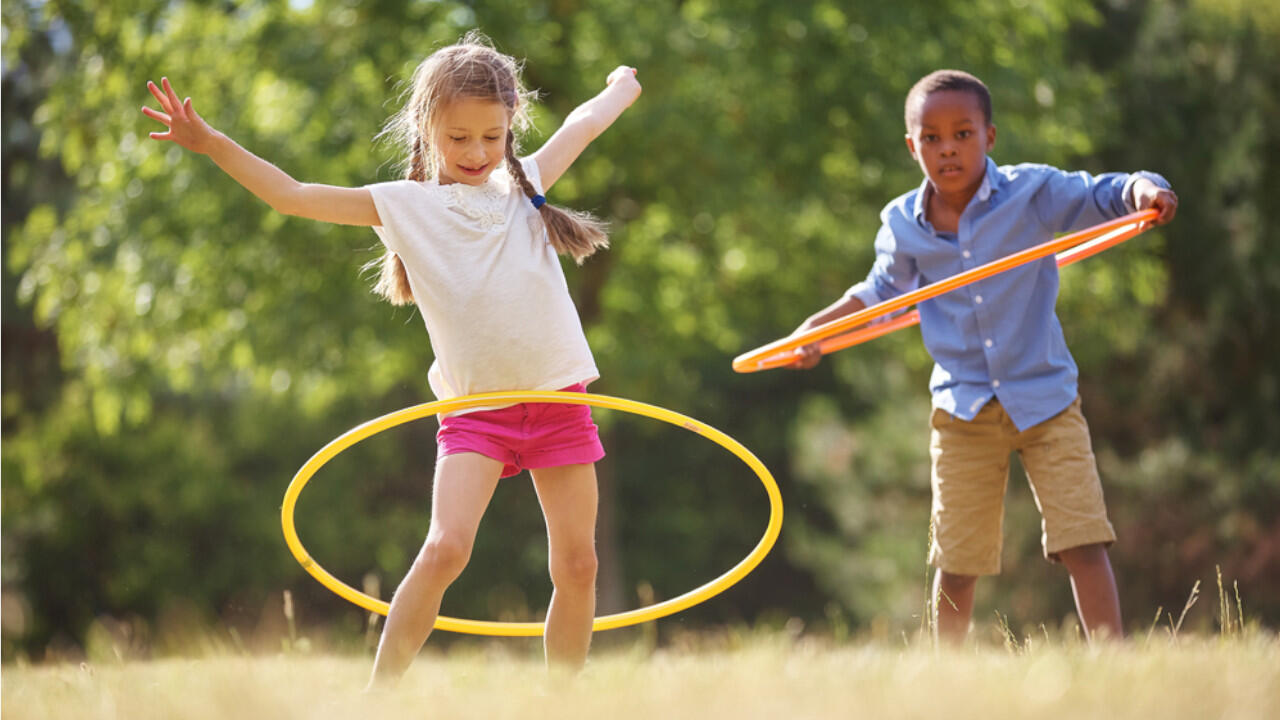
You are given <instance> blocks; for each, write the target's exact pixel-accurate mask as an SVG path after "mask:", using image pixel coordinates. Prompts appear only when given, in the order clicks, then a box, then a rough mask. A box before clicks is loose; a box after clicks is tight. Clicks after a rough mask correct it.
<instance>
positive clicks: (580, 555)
mask: <svg viewBox="0 0 1280 720" xmlns="http://www.w3.org/2000/svg"><path fill="white" fill-rule="evenodd" d="M598 567H599V561H598V560H597V559H596V551H595V548H593V547H585V548H579V549H574V550H570V551H566V552H560V553H553V554H552V557H551V582H552V584H553V585H555V586H556V587H564V586H568V587H587V586H595V583H596V570H597V568H598Z"/></svg>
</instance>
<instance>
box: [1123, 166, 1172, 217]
mask: <svg viewBox="0 0 1280 720" xmlns="http://www.w3.org/2000/svg"><path fill="white" fill-rule="evenodd" d="M1139 178H1146V179H1148V180H1150V181H1151V182H1153V183H1155V184H1156V185H1159V186H1160V187H1162V188H1164V189H1165V190H1168V189H1169V188H1171V187H1173V186H1172V185H1170V184H1169V181H1168V180H1165V179H1164V177H1163V176H1162V175H1159V174H1157V173H1153V172H1147V171H1146V170H1139V171H1138V172H1135V173H1130V174H1129V179H1128V180H1125V181H1124V188H1123V189H1122V190H1121V191H1120V197H1121V198H1123V199H1124V207H1125V210H1126V211H1128V212H1131V213H1133V212H1137V211H1138V203H1137V202H1136V201H1135V200H1134V199H1133V186H1134V185H1136V184H1137V183H1138V179H1139Z"/></svg>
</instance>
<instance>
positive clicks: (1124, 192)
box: [1034, 166, 1177, 232]
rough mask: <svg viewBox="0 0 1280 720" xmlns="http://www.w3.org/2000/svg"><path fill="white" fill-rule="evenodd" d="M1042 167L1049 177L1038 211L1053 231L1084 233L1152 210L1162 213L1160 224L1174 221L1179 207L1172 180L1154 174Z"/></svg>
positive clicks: (1036, 202)
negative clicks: (1132, 214)
mask: <svg viewBox="0 0 1280 720" xmlns="http://www.w3.org/2000/svg"><path fill="white" fill-rule="evenodd" d="M1039 167H1040V168H1041V171H1042V172H1044V173H1046V174H1047V176H1046V177H1045V178H1044V182H1043V184H1042V185H1041V186H1040V187H1039V189H1037V190H1036V193H1035V199H1034V208H1035V211H1036V214H1037V216H1038V217H1039V219H1040V222H1041V223H1042V224H1043V225H1044V226H1045V227H1046V228H1047V229H1048V230H1049V231H1051V232H1074V231H1076V230H1082V229H1084V228H1087V227H1092V226H1093V225H1097V224H1098V223H1102V222H1106V221H1107V220H1113V219H1115V218H1118V217H1120V216H1121V215H1124V214H1126V213H1131V212H1134V211H1137V210H1143V209H1146V208H1148V207H1156V208H1157V209H1159V210H1160V211H1161V213H1160V218H1159V219H1157V220H1156V221H1155V224H1157V225H1159V224H1163V223H1165V222H1168V221H1169V220H1170V219H1172V218H1173V211H1174V210H1176V207H1177V196H1176V195H1174V194H1173V191H1172V190H1171V189H1170V186H1169V181H1168V180H1165V179H1164V178H1163V177H1161V176H1160V175H1157V174H1156V173H1153V172H1146V171H1138V172H1135V173H1104V174H1102V175H1090V174H1089V173H1087V172H1066V171H1064V170H1058V169H1057V168H1050V167H1047V166H1039ZM1162 191H1163V192H1162Z"/></svg>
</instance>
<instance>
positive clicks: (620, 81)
mask: <svg viewBox="0 0 1280 720" xmlns="http://www.w3.org/2000/svg"><path fill="white" fill-rule="evenodd" d="M604 84H605V85H608V86H609V87H616V88H617V89H619V90H625V91H627V92H629V93H630V94H631V99H632V100H635V99H636V98H637V97H639V96H640V89H641V88H640V81H639V80H636V69H635V68H633V67H627V66H626V65H619V66H618V67H617V68H616V69H615V70H614V71H613V72H611V73H609V77H607V78H605V80H604Z"/></svg>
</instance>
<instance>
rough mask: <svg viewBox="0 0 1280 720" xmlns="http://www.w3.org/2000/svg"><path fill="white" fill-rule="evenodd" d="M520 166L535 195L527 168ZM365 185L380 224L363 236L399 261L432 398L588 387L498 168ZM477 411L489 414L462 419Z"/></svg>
mask: <svg viewBox="0 0 1280 720" xmlns="http://www.w3.org/2000/svg"><path fill="white" fill-rule="evenodd" d="M521 164H522V165H523V167H524V171H525V176H526V177H527V178H528V179H529V181H530V182H532V183H533V185H534V187H535V188H537V190H538V192H539V193H542V192H543V189H542V182H541V176H540V174H539V172H538V164H537V163H536V162H534V161H533V160H532V159H529V158H526V159H524V160H522V161H521ZM367 187H368V189H369V192H370V194H371V195H372V196H373V202H374V204H375V205H376V206H377V209H378V217H379V218H380V219H381V222H382V225H381V226H378V227H374V228H373V229H374V232H376V233H377V234H378V237H379V238H381V239H382V242H383V243H384V244H385V245H386V246H387V248H388V249H390V250H391V251H392V252H394V253H396V254H397V255H399V256H400V259H401V260H402V261H403V262H404V266H405V270H406V271H407V273H408V275H409V285H410V287H411V288H412V289H413V298H414V300H415V301H416V303H417V305H418V309H419V310H420V311H421V312H422V319H423V321H424V322H425V323H426V325H427V335H428V337H429V338H430V341H431V348H432V350H433V352H434V353H435V362H433V363H432V365H431V369H430V370H429V371H428V373H427V378H428V381H429V382H430V384H431V390H432V391H433V392H434V393H435V395H436V397H437V398H439V399H441V400H448V399H450V398H454V397H458V396H461V395H471V394H474V393H482V392H498V391H507V390H558V389H560V388H563V387H567V386H569V385H573V384H574V383H579V382H581V383H588V382H591V381H592V380H595V379H596V378H598V377H599V375H600V373H599V371H598V370H597V369H596V364H595V360H594V358H592V356H591V349H590V348H589V347H588V346H587V338H586V335H585V334H584V333H583V331H582V322H581V321H580V320H579V319H578V312H577V309H576V308H575V307H574V305H573V299H572V298H571V297H570V296H569V287H568V284H567V283H566V282H565V278H564V270H563V269H561V267H560V259H559V257H558V256H557V255H556V252H555V250H554V249H553V248H552V246H551V243H550V241H549V240H548V239H547V235H546V231H545V229H544V228H543V225H542V223H541V221H540V219H539V217H538V211H537V210H535V209H534V207H533V204H532V203H531V202H530V201H529V198H528V197H527V196H526V195H525V194H524V192H523V191H522V190H521V189H520V187H519V185H518V184H517V183H516V182H515V180H514V179H513V178H512V177H511V175H510V173H509V172H508V171H507V169H506V166H505V164H504V165H503V166H502V167H499V168H497V169H496V170H494V171H493V173H491V174H490V175H489V178H488V179H487V180H486V181H485V182H484V183H483V184H481V185H466V184H463V183H451V184H449V185H441V184H439V183H438V182H436V181H435V180H427V181H423V182H419V181H415V180H398V181H395V182H386V183H378V184H375V185H369V186H367ZM510 404H512V403H508V405H510ZM494 407H501V406H494ZM481 409H489V408H472V409H471V410H481ZM461 412H468V411H461Z"/></svg>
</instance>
